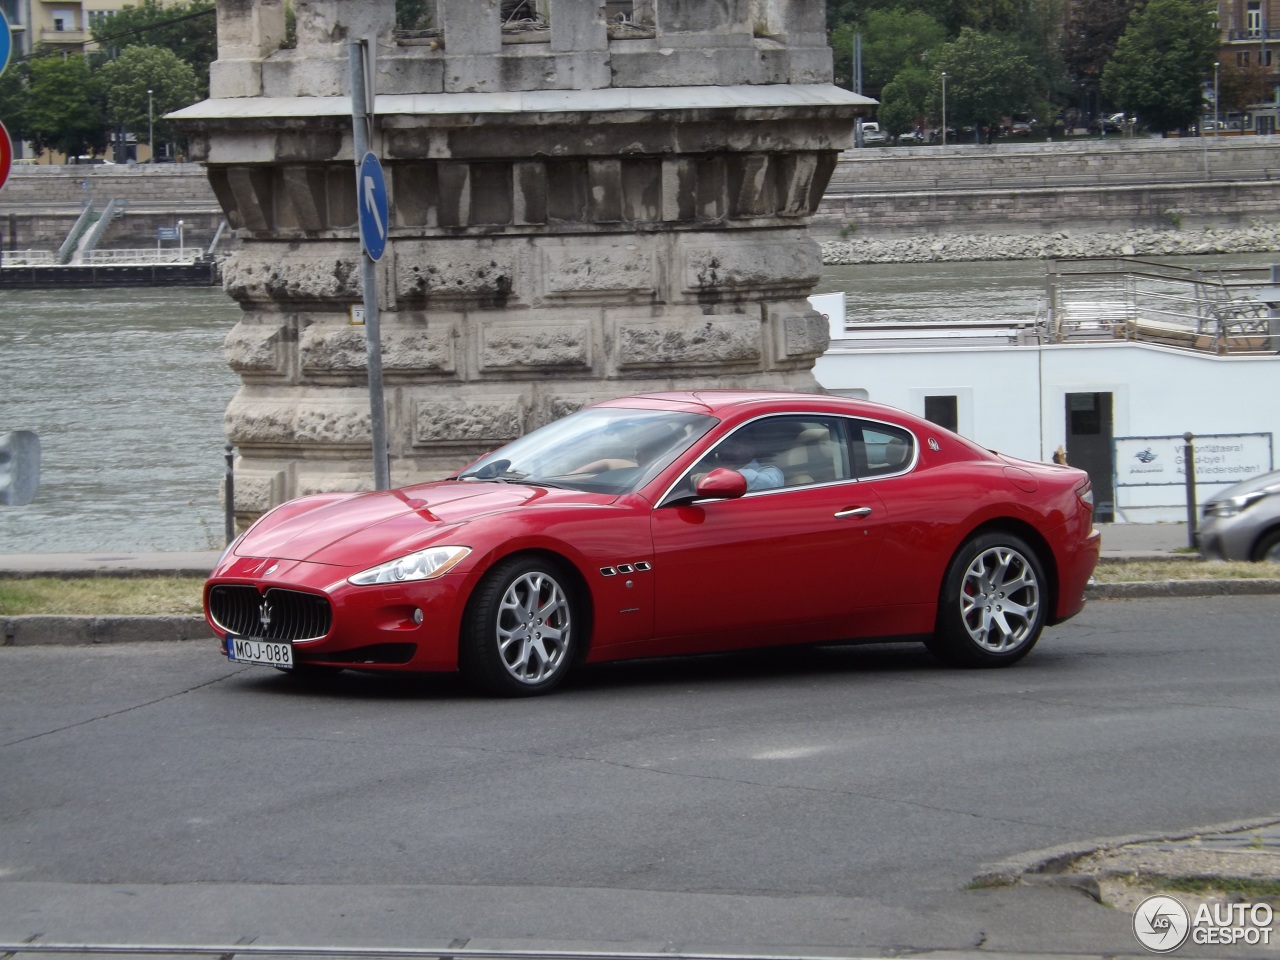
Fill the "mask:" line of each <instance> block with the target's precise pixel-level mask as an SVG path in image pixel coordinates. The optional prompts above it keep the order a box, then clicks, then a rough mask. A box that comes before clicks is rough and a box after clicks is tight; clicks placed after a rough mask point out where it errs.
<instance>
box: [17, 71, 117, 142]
mask: <svg viewBox="0 0 1280 960" xmlns="http://www.w3.org/2000/svg"><path fill="white" fill-rule="evenodd" d="M29 69H30V79H29V81H28V83H27V91H26V93H27V102H26V106H25V108H24V109H23V111H22V123H23V132H24V134H25V135H26V139H27V140H29V141H30V142H31V145H32V146H33V147H35V149H36V150H37V151H38V152H40V153H43V152H44V151H46V150H57V151H58V152H59V153H62V154H64V155H65V156H67V157H68V158H70V157H76V156H80V155H82V154H91V153H101V152H102V150H103V149H104V148H105V147H106V143H107V135H106V129H107V113H106V103H105V101H104V99H103V96H102V91H101V88H100V87H99V86H98V84H97V82H96V81H95V79H94V77H93V75H92V74H91V73H90V71H89V65H88V64H87V63H86V62H85V59H84V57H82V56H66V57H60V56H43V57H37V58H35V59H33V60H31V61H29Z"/></svg>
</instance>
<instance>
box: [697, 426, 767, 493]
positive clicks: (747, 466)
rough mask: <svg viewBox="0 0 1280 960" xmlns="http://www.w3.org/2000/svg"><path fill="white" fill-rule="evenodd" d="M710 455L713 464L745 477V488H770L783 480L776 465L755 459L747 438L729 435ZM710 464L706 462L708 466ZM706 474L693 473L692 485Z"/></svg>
mask: <svg viewBox="0 0 1280 960" xmlns="http://www.w3.org/2000/svg"><path fill="white" fill-rule="evenodd" d="M712 456H713V457H714V458H715V465H716V466H720V467H728V468H729V469H730V470H737V471H738V472H739V473H740V474H742V475H743V476H744V477H746V478H747V490H748V491H750V490H772V489H773V488H775V487H780V486H782V485H783V483H784V482H785V478H784V477H783V476H782V471H781V470H779V469H778V468H777V467H774V466H769V465H766V464H762V463H761V462H760V461H759V460H757V459H756V452H755V448H754V447H752V445H751V443H750V442H749V441H748V440H745V439H743V438H742V437H739V436H733V437H730V438H729V439H728V440H725V441H724V442H723V443H722V444H720V446H718V447H716V449H715V451H714V453H713V454H712ZM709 466H710V465H709V464H708V467H709ZM706 475H707V471H706V470H702V471H699V472H696V473H694V474H693V477H692V479H693V485H694V486H695V487H696V486H697V485H698V483H699V482H701V480H702V478H703V477H705V476H706Z"/></svg>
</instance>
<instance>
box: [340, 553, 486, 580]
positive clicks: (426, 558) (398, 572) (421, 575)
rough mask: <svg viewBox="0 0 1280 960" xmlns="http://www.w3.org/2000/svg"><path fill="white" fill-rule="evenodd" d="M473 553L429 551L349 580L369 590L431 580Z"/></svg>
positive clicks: (364, 571)
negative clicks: (378, 584)
mask: <svg viewBox="0 0 1280 960" xmlns="http://www.w3.org/2000/svg"><path fill="white" fill-rule="evenodd" d="M470 552H471V548H470V547H429V548H428V549H426V550H419V551H418V552H417V553H411V554H409V555H408V556H404V557H400V558H398V559H396V560H388V561H387V562H386V563H380V564H378V565H377V566H376V567H370V568H369V569H368V570H362V571H360V572H359V573H357V574H356V575H355V576H352V577H348V578H347V583H353V584H355V585H356V586H357V587H367V586H370V585H371V584H375V583H406V582H409V581H413V580H431V579H434V578H435V577H438V576H440V575H441V574H442V573H444V572H445V571H447V570H449V569H451V568H452V567H453V566H454V565H455V564H456V563H458V561H459V560H461V559H462V558H463V557H465V556H466V555H467V554H468V553H470Z"/></svg>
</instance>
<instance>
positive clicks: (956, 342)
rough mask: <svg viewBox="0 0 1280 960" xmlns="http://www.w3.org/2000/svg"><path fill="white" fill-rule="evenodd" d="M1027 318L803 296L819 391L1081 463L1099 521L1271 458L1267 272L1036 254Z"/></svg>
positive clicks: (1172, 503) (1169, 509)
mask: <svg viewBox="0 0 1280 960" xmlns="http://www.w3.org/2000/svg"><path fill="white" fill-rule="evenodd" d="M1049 270H1050V276H1049V281H1050V282H1049V283H1048V285H1047V287H1048V291H1049V292H1048V293H1047V294H1046V298H1045V302H1044V303H1043V304H1042V306H1041V309H1040V311H1039V313H1038V315H1037V316H1035V317H1028V318H1026V319H1025V320H1013V321H999V322H986V323H964V324H956V323H904V324H864V323H853V324H850V323H846V319H845V299H844V295H843V294H823V295H819V296H815V297H813V298H811V302H812V303H813V305H814V307H815V308H816V309H817V310H819V311H820V312H821V313H823V314H825V315H826V316H827V317H828V320H829V322H830V325H831V345H830V347H829V348H828V349H827V352H826V353H825V354H824V355H823V356H822V357H820V358H819V359H818V362H817V364H816V367H815V374H816V376H817V378H818V382H819V383H820V384H821V385H822V386H823V387H824V388H825V389H827V390H829V391H831V392H833V393H837V394H841V395H843V396H853V397H861V398H866V399H871V400H875V401H880V402H883V403H887V404H891V405H893V406H897V407H902V408H904V409H906V410H909V411H911V412H913V413H917V414H920V415H922V416H925V417H927V418H929V419H931V420H933V421H934V422H937V423H940V424H942V425H944V426H947V427H950V428H952V429H955V430H956V431H957V432H959V433H961V434H963V435H965V436H967V437H970V438H972V439H974V440H976V441H978V442H979V443H981V444H983V445H984V446H987V447H989V448H992V449H996V450H1000V451H1002V452H1004V453H1008V454H1010V455H1013V456H1017V457H1023V458H1027V459H1032V460H1052V459H1054V457H1055V454H1056V455H1058V456H1063V455H1065V458H1066V461H1067V462H1069V463H1071V464H1073V465H1075V466H1079V467H1081V468H1083V469H1085V470H1088V471H1089V474H1090V476H1091V477H1092V479H1093V485H1094V490H1095V499H1096V503H1097V515H1098V519H1099V520H1100V521H1106V520H1114V521H1115V522H1139V523H1142V522H1161V521H1178V520H1187V519H1188V494H1187V477H1186V471H1185V469H1184V466H1183V464H1184V461H1185V459H1186V457H1185V454H1186V448H1187V445H1188V441H1187V439H1186V435H1187V434H1191V435H1192V439H1191V441H1190V443H1191V446H1192V449H1193V451H1194V452H1193V457H1192V462H1193V464H1194V467H1195V469H1194V479H1195V485H1194V486H1195V498H1194V501H1193V503H1203V502H1204V501H1205V500H1206V499H1208V497H1209V495H1210V494H1212V493H1213V492H1215V491H1217V490H1220V489H1222V488H1224V487H1226V486H1228V485H1229V484H1231V483H1234V482H1236V481H1237V480H1241V479H1246V478H1248V477H1251V476H1254V475H1256V474H1258V473H1262V472H1266V471H1268V470H1271V469H1273V468H1274V464H1275V461H1274V438H1275V437H1276V435H1277V434H1278V433H1280V354H1278V353H1277V351H1280V316H1277V314H1280V310H1278V309H1277V308H1278V307H1280V283H1278V282H1276V280H1277V277H1276V276H1275V274H1276V272H1277V271H1276V270H1275V268H1272V271H1271V272H1270V273H1267V272H1265V271H1263V272H1259V271H1249V270H1242V271H1233V272H1231V273H1229V274H1228V273H1219V274H1216V275H1207V274H1206V273H1204V272H1203V271H1196V270H1189V269H1186V268H1179V267H1170V266H1168V265H1164V264H1159V263H1154V262H1148V261H1142V260H1135V259H1127V260H1123V261H1111V260H1108V261H1058V262H1056V263H1050V265H1049Z"/></svg>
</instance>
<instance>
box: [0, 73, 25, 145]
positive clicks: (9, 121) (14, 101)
mask: <svg viewBox="0 0 1280 960" xmlns="http://www.w3.org/2000/svg"><path fill="white" fill-rule="evenodd" d="M30 72H31V71H30V69H29V68H28V66H27V62H26V61H22V60H20V61H18V62H17V63H12V62H11V63H10V64H9V67H8V69H7V70H5V72H4V73H3V74H0V120H3V121H4V126H5V129H6V130H8V131H9V135H10V136H11V137H12V138H13V143H14V146H15V147H16V146H17V145H18V144H19V143H20V142H22V141H23V140H25V139H26V134H25V133H24V132H23V131H24V129H25V125H24V122H23V119H22V114H23V109H24V107H25V106H26V105H27V102H28V99H29V98H28V96H27V81H28V78H29V76H30Z"/></svg>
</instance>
